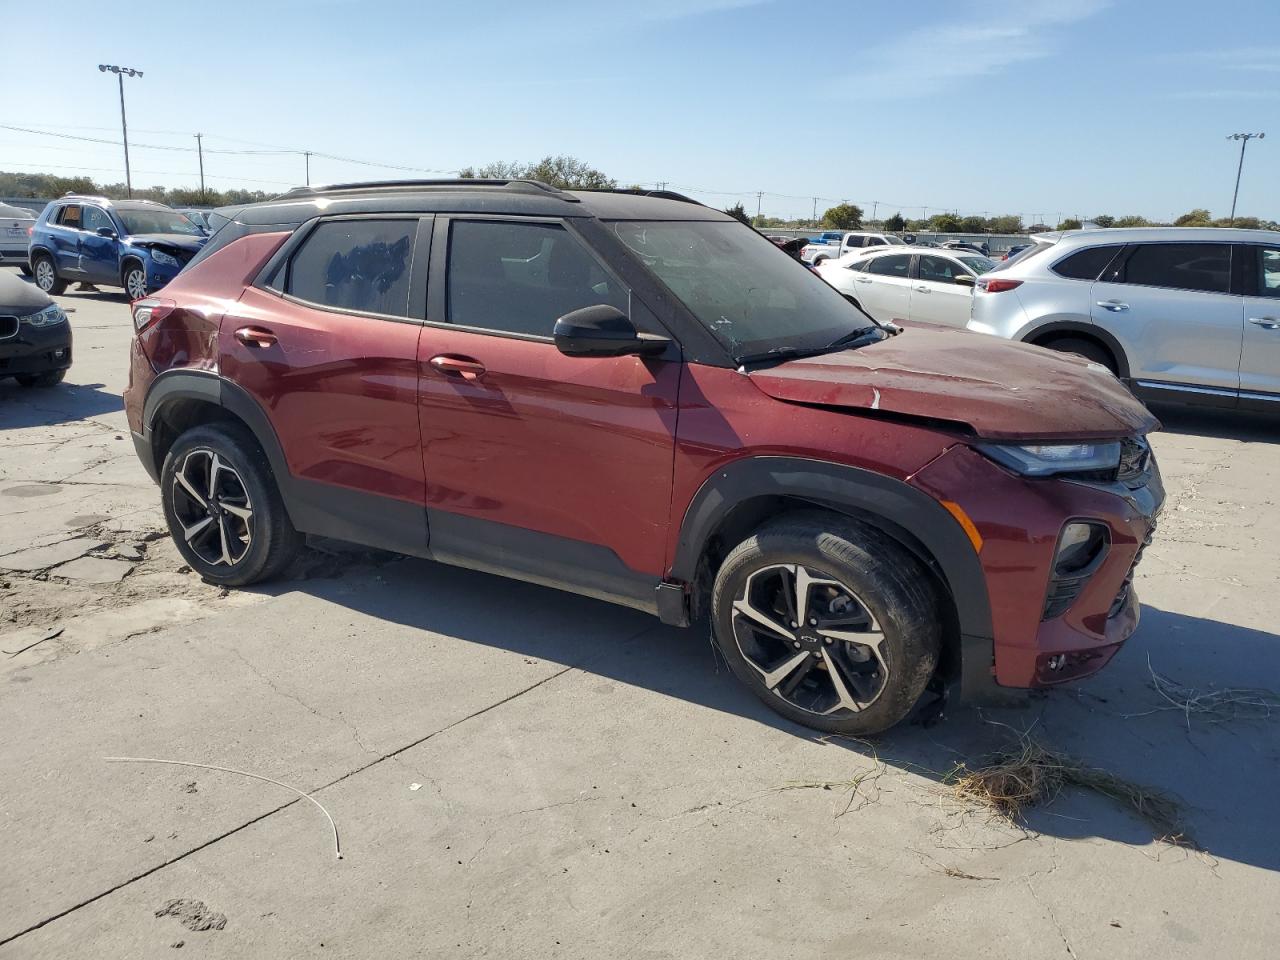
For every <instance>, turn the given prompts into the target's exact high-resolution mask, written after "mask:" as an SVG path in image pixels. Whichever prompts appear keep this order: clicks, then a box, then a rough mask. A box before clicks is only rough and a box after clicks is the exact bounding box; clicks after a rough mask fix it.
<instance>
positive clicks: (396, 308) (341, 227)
mask: <svg viewBox="0 0 1280 960" xmlns="http://www.w3.org/2000/svg"><path fill="white" fill-rule="evenodd" d="M417 231H418V221H417V220H330V221H327V222H325V223H321V224H320V225H319V226H318V227H316V228H315V230H313V231H312V232H311V234H310V236H308V237H307V239H306V240H305V241H303V244H302V247H301V248H300V249H299V250H298V252H297V253H295V254H294V255H293V259H292V261H290V263H289V277H288V282H287V284H286V286H285V293H288V294H290V295H292V296H295V297H298V298H300V299H302V300H309V301H311V302H312V303H319V304H323V305H325V306H327V307H340V308H342V309H344V310H359V311H361V312H362V313H383V314H387V315H389V316H393V317H403V316H407V315H408V306H409V272H410V271H409V268H410V265H411V264H412V262H413V244H414V238H415V236H416V235H417Z"/></svg>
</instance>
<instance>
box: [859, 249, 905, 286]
mask: <svg viewBox="0 0 1280 960" xmlns="http://www.w3.org/2000/svg"><path fill="white" fill-rule="evenodd" d="M910 268H911V255H910V254H907V253H897V254H894V255H893V256H890V257H876V258H875V259H874V260H872V261H871V262H870V263H869V264H867V273H878V274H881V275H883V276H886V277H900V278H901V279H903V280H905V279H907V274H908V272H909V270H910Z"/></svg>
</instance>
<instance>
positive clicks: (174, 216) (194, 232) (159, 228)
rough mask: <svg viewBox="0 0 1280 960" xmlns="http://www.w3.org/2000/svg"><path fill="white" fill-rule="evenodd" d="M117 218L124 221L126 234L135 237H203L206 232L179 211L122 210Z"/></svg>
mask: <svg viewBox="0 0 1280 960" xmlns="http://www.w3.org/2000/svg"><path fill="white" fill-rule="evenodd" d="M116 216H118V217H119V218H120V219H121V220H123V221H124V229H125V232H126V233H130V234H132V235H134V236H138V235H139V234H144V233H178V234H182V235H183V236H188V237H203V236H204V232H203V231H202V230H201V229H200V228H199V227H198V226H196V225H195V224H194V223H192V221H191V219H190V218H189V217H186V216H183V215H182V214H181V213H179V212H178V211H177V210H121V209H119V208H118V207H117V208H116Z"/></svg>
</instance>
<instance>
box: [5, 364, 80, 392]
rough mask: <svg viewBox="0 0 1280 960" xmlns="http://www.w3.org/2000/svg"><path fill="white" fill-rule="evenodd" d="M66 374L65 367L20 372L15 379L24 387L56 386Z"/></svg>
mask: <svg viewBox="0 0 1280 960" xmlns="http://www.w3.org/2000/svg"><path fill="white" fill-rule="evenodd" d="M66 375H67V370H66V368H65V367H64V368H63V369H61V370H46V371H45V372H44V373H20V374H18V375H17V376H15V377H14V378H13V379H15V380H17V381H18V383H19V384H21V385H22V386H24V387H37V388H42V387H56V386H57V385H58V384H60V383H61V382H62V378H63V377H65V376H66Z"/></svg>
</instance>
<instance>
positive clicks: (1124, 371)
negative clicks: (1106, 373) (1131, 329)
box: [1022, 320, 1129, 380]
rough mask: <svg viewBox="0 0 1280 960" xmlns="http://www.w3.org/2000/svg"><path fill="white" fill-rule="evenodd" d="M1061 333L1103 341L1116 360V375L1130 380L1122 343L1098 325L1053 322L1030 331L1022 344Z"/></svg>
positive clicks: (1071, 321) (1126, 357) (1061, 321)
mask: <svg viewBox="0 0 1280 960" xmlns="http://www.w3.org/2000/svg"><path fill="white" fill-rule="evenodd" d="M1059 333H1078V334H1080V335H1081V336H1085V337H1092V338H1093V339H1094V340H1100V341H1102V343H1103V344H1104V345H1105V346H1106V348H1107V349H1108V350H1110V351H1111V355H1112V356H1113V357H1115V358H1116V367H1117V371H1118V372H1117V374H1116V375H1117V376H1118V377H1119V378H1120V379H1121V380H1127V379H1128V378H1129V358H1128V356H1127V355H1126V354H1125V352H1124V347H1122V346H1121V345H1120V341H1119V340H1117V339H1116V338H1115V335H1114V334H1112V333H1111V332H1110V331H1109V330H1107V329H1105V328H1103V327H1099V326H1097V325H1096V324H1092V323H1083V322H1081V321H1079V320H1053V321H1051V322H1049V323H1046V324H1044V325H1042V326H1039V327H1035V328H1034V329H1031V330H1028V331H1027V332H1026V333H1024V334H1023V335H1022V342H1023V343H1030V342H1031V341H1033V340H1039V339H1041V338H1042V337H1046V336H1053V335H1054V334H1059Z"/></svg>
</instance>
